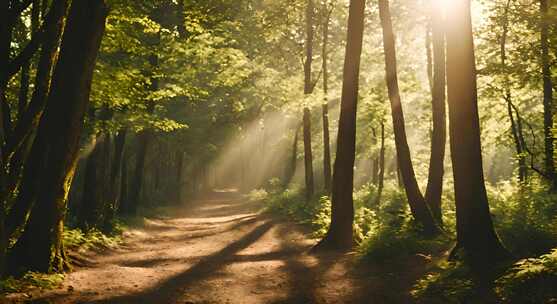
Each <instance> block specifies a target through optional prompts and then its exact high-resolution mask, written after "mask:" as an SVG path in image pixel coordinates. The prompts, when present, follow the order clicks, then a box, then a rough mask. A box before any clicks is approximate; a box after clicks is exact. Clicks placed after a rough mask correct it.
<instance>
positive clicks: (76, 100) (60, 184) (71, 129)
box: [10, 0, 107, 272]
mask: <svg viewBox="0 0 557 304" xmlns="http://www.w3.org/2000/svg"><path fill="white" fill-rule="evenodd" d="M106 15H107V7H106V5H105V3H104V1H102V0H82V1H76V2H73V4H72V7H71V9H70V15H69V18H68V22H67V26H66V31H65V33H64V38H63V42H62V47H61V51H60V59H59V61H58V64H57V65H56V69H55V72H54V77H53V82H52V89H51V92H50V94H49V97H48V103H47V106H46V108H45V110H44V115H43V117H42V118H41V122H40V125H39V129H38V134H37V138H36V139H35V142H34V144H33V148H32V151H31V155H30V159H33V161H34V162H35V163H37V164H38V166H37V168H38V169H39V170H37V171H35V172H32V174H33V175H34V177H35V179H37V180H39V181H40V182H39V185H38V187H37V188H36V189H35V190H36V192H35V193H34V194H32V195H31V196H30V199H32V200H35V201H36V203H35V204H34V205H33V209H32V212H31V215H30V218H29V224H28V225H27V227H26V229H25V230H24V232H23V235H22V236H21V237H20V239H19V240H18V242H17V243H16V245H15V248H14V249H13V251H12V252H11V258H12V260H13V261H12V262H11V263H10V264H11V265H14V266H15V267H20V268H22V270H33V271H40V272H51V271H61V270H63V269H64V268H65V258H64V250H63V246H62V230H63V227H64V225H63V220H64V215H65V212H66V198H67V195H68V187H69V185H70V183H71V180H72V177H73V172H74V169H75V163H76V158H77V152H78V148H79V147H78V144H79V137H80V135H81V130H82V127H83V118H84V114H85V110H86V108H87V105H88V103H89V93H90V89H91V80H92V76H93V69H94V66H95V61H96V57H97V53H98V50H99V47H100V43H101V38H102V35H103V32H104V25H105V20H106ZM25 188H26V187H24V188H23V189H25ZM20 195H21V194H20ZM16 265H17V266H16Z"/></svg>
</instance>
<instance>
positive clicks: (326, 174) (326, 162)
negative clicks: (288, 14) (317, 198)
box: [321, 9, 332, 194]
mask: <svg viewBox="0 0 557 304" xmlns="http://www.w3.org/2000/svg"><path fill="white" fill-rule="evenodd" d="M331 13H332V9H331V10H329V12H328V13H327V16H326V18H325V22H324V24H323V49H322V55H321V56H322V59H323V63H322V70H323V96H324V97H323V105H322V106H321V108H322V113H323V182H324V184H325V185H324V188H325V191H326V192H327V194H328V193H330V192H331V143H330V135H329V100H328V96H327V94H328V93H329V70H328V64H327V61H328V55H329V53H328V49H327V47H328V43H329V23H330V21H331Z"/></svg>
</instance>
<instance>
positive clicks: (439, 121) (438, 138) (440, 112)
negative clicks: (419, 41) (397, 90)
mask: <svg viewBox="0 0 557 304" xmlns="http://www.w3.org/2000/svg"><path fill="white" fill-rule="evenodd" d="M431 19H432V22H431V23H432V42H433V61H434V62H433V84H432V89H431V93H432V99H431V105H432V111H433V113H432V117H433V130H432V134H431V155H430V159H429V175H428V180H427V188H426V192H425V201H426V203H427V205H428V206H429V209H430V210H431V213H432V214H433V216H434V217H435V219H436V220H437V222H438V223H439V224H442V223H443V215H442V213H441V196H442V194H443V175H444V173H445V168H444V163H445V145H446V142H447V119H446V110H445V99H446V98H445V88H446V73H445V68H446V67H445V33H444V32H443V12H442V9H441V7H435V6H432V13H431Z"/></svg>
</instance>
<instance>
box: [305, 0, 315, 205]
mask: <svg viewBox="0 0 557 304" xmlns="http://www.w3.org/2000/svg"><path fill="white" fill-rule="evenodd" d="M313 14H314V7H313V0H308V2H307V6H306V41H305V44H306V59H305V62H304V95H306V96H309V95H311V94H312V93H313V88H314V84H313V83H312V77H311V65H312V62H313V31H314V30H313ZM303 137H304V168H305V181H306V200H307V201H309V200H310V199H311V198H312V197H313V193H314V182H313V154H312V149H311V112H310V109H309V106H307V105H306V106H304V118H303Z"/></svg>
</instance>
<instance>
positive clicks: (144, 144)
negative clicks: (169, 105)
mask: <svg viewBox="0 0 557 304" xmlns="http://www.w3.org/2000/svg"><path fill="white" fill-rule="evenodd" d="M151 132H152V131H151V130H143V131H141V132H140V133H139V134H138V135H137V137H138V138H137V140H138V147H137V154H136V158H135V170H134V172H133V179H132V182H131V185H130V190H129V202H128V204H129V207H130V208H129V209H128V211H129V212H130V213H129V214H136V213H137V208H138V207H139V204H140V200H141V191H142V188H143V179H144V173H145V161H146V159H147V150H148V147H149V146H150V145H151V141H152V140H151V139H152V133H151Z"/></svg>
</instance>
